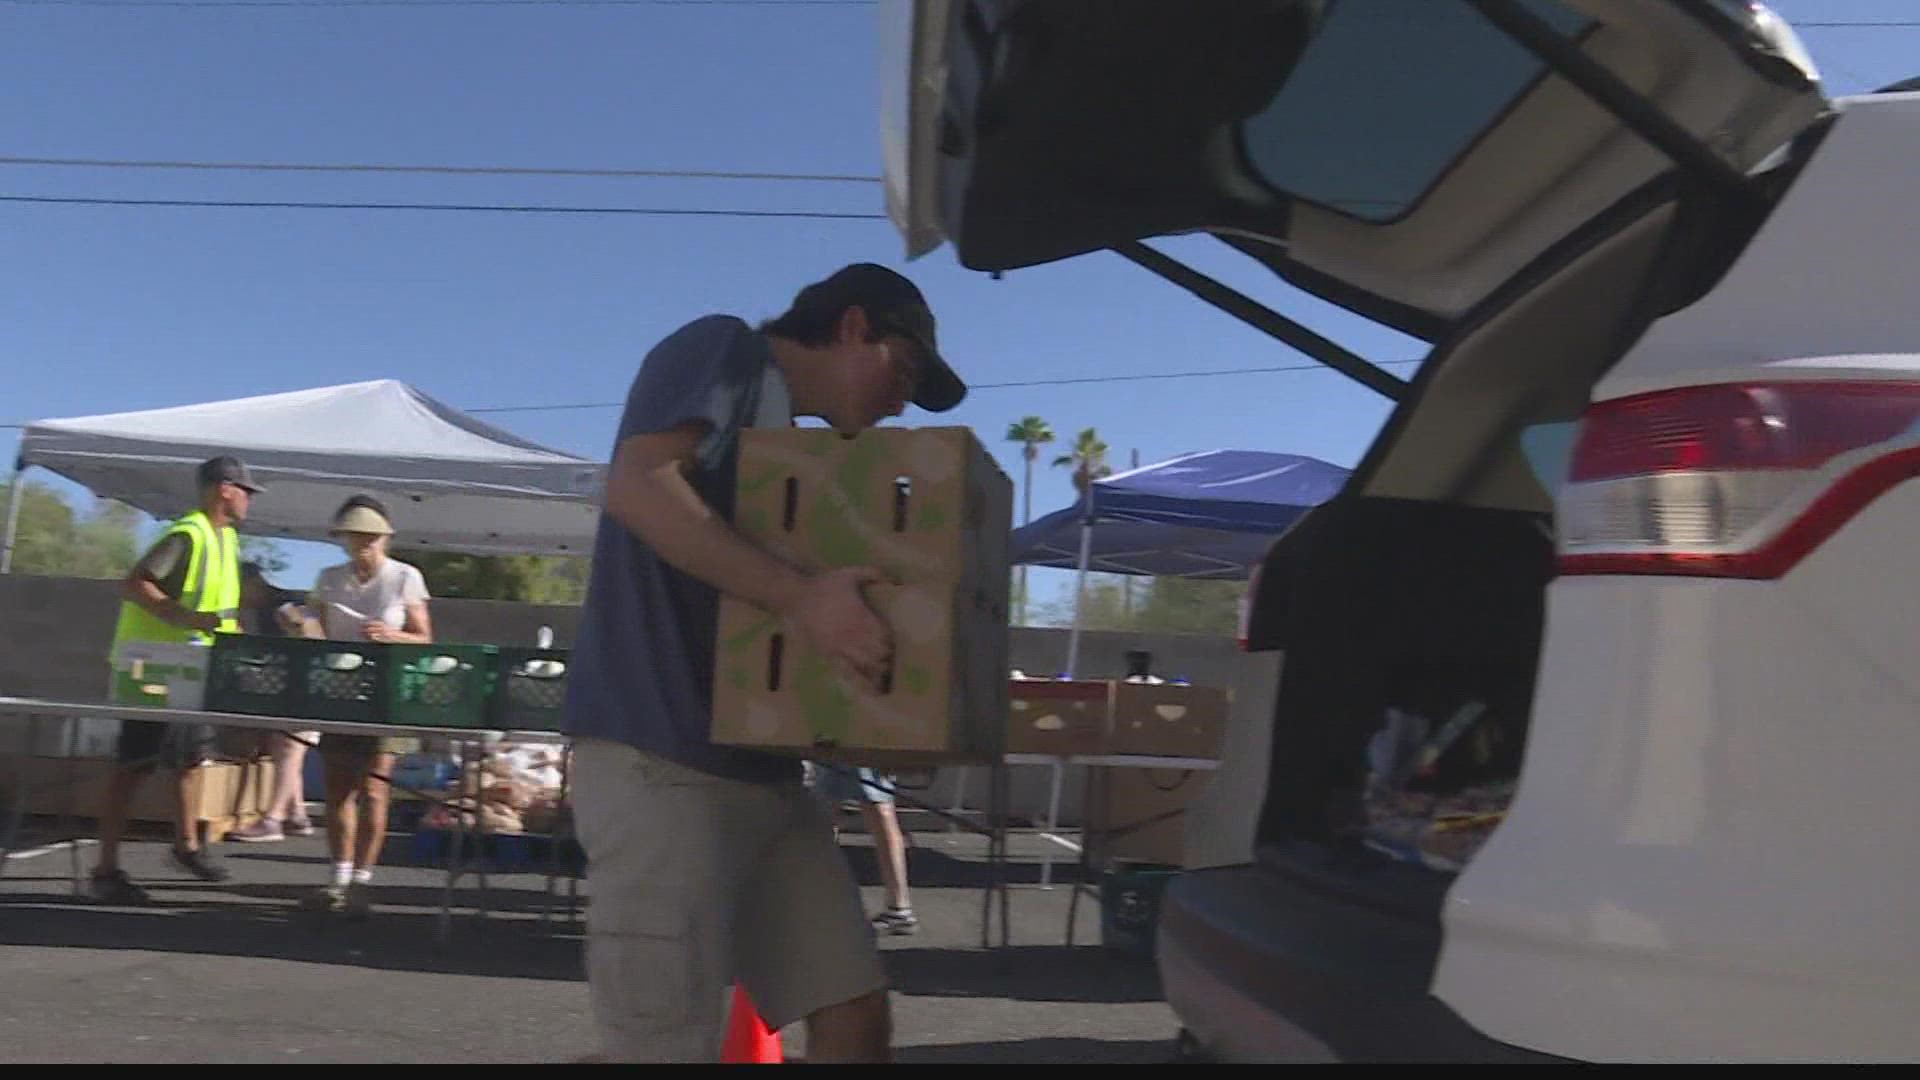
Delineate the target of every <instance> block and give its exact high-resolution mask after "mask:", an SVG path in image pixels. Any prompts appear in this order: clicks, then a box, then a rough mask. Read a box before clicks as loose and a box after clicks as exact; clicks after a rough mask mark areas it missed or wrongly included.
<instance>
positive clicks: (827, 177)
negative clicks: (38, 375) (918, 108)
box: [0, 0, 881, 184]
mask: <svg viewBox="0 0 1920 1080" xmlns="http://www.w3.org/2000/svg"><path fill="white" fill-rule="evenodd" d="M6 2H7V0H0V3H6ZM0 165H29V166H52V167H60V168H82V169H192V170H202V171H231V172H297V173H427V174H433V175H443V176H572V177H598V178H607V177H612V178H616V179H624V178H634V177H645V178H672V179H686V180H790V181H808V182H819V183H861V184H877V183H879V182H880V179H881V178H880V177H878V176H860V175H855V174H851V173H782V172H740V171H730V170H723V169H559V168H522V167H520V166H515V165H378V164H342V163H317V164H302V163H298V162H272V161H165V160H127V159H121V158H52V157H0Z"/></svg>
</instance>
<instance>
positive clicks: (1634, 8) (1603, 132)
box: [882, 0, 1825, 340]
mask: <svg viewBox="0 0 1920 1080" xmlns="http://www.w3.org/2000/svg"><path fill="white" fill-rule="evenodd" d="M886 20H887V21H886V23H885V24H884V25H885V28H886V31H887V35H888V40H887V42H886V46H887V48H888V50H889V53H888V58H887V64H888V67H889V71H888V72H887V77H886V79H885V81H884V83H883V86H884V98H883V110H882V119H883V124H884V130H883V143H884V151H885V154H886V159H887V161H886V164H887V199H888V208H889V212H890V213H891V215H892V217H893V219H894V221H895V222H896V224H897V225H898V226H899V228H900V229H901V231H902V233H903V235H904V236H905V238H906V241H907V245H908V251H909V254H910V255H920V254H923V253H925V252H927V251H930V250H932V249H933V248H935V247H937V246H939V244H940V243H941V241H942V240H943V239H944V240H951V241H952V242H953V245H954V248H955V251H956V254H957V255H958V257H959V259H960V261H961V262H962V263H963V264H964V265H966V266H969V267H972V268H975V269H980V270H991V271H998V270H1010V269H1014V268H1017V267H1023V266H1030V265H1033V264H1036V263H1043V262H1048V261H1051V260H1055V259H1062V258H1066V257H1069V256H1072V255H1078V254H1082V253H1085V252H1090V251H1096V250H1099V249H1102V248H1114V247H1121V246H1124V245H1127V244H1129V243H1132V242H1135V241H1139V240H1142V239H1145V238H1148V237H1153V236H1161V235H1167V234H1173V233H1188V232H1202V231H1204V232H1210V233H1212V234H1214V235H1216V236H1218V237H1220V238H1221V239H1222V240H1223V241H1225V242H1228V243H1230V244H1232V245H1234V246H1235V247H1237V248H1240V249H1241V250H1243V251H1245V252H1247V253H1248V254H1250V255H1252V256H1253V257H1255V258H1257V259H1259V260H1260V261H1262V262H1264V263H1266V264H1267V265H1268V266H1270V267H1272V268H1273V269H1274V270H1275V271H1277V272H1278V273H1280V274H1281V275H1283V276H1284V277H1286V278H1287V279H1288V280H1289V281H1291V282H1292V283H1293V284H1295V285H1297V286H1299V287H1300V288H1303V289H1306V290H1308V291H1311V292H1314V293H1316V294H1318V295H1320V296H1322V297H1324V298H1326V299H1328V300H1330V301H1333V302H1335V303H1338V304H1341V305H1344V306H1346V307H1348V308H1350V309H1351V310H1354V311H1356V312H1358V313H1360V314H1363V315H1366V316H1368V317H1370V318H1373V319H1376V320H1378V321H1380V322H1383V323H1386V324H1389V325H1392V326H1395V327H1396V328H1399V329H1401V330H1403V331H1406V332H1408V333H1412V334H1415V335H1417V336H1422V337H1425V338H1428V339H1429V340H1433V339H1438V338H1439V337H1441V336H1443V335H1444V333H1445V331H1446V328H1447V327H1448V326H1450V325H1451V324H1453V323H1454V322H1456V321H1457V320H1459V319H1461V318H1462V317H1463V316H1465V315H1466V314H1467V313H1468V312H1470V311H1471V310H1473V309H1474V308H1475V307H1476V305H1478V304H1479V303H1480V302H1482V301H1483V300H1485V299H1486V298H1487V297H1488V296H1490V295H1491V294H1492V293H1493V292H1494V290H1496V289H1497V288H1499V286H1500V285H1501V284H1502V283H1503V282H1505V281H1506V280H1507V279H1508V278H1510V277H1512V276H1513V275H1514V274H1515V273H1516V272H1517V271H1518V270H1519V269H1520V268H1522V267H1524V266H1526V265H1528V264H1529V263H1531V262H1532V261H1533V260H1534V259H1536V258H1537V257H1539V256H1540V254H1541V253H1542V252H1544V251H1546V250H1547V249H1548V248H1549V247H1551V246H1552V245H1553V244H1554V243H1556V242H1557V241H1559V240H1561V239H1562V238H1563V237H1565V236H1567V235H1568V234H1569V233H1571V232H1572V231H1573V230H1574V229H1575V228H1577V227H1578V226H1579V225H1580V224H1581V223H1582V222H1585V221H1587V220H1589V219H1591V218H1593V217H1594V216H1595V215H1597V214H1599V213H1600V212H1601V211H1602V210H1604V209H1605V208H1606V207H1608V206H1610V205H1612V204H1613V203H1614V202H1615V201H1617V200H1618V199H1620V198H1621V197H1622V196H1624V195H1625V194H1627V193H1628V192H1630V191H1633V190H1634V189H1636V188H1638V187H1640V186H1641V185H1643V184H1645V183H1646V182H1647V181H1648V180H1649V179H1651V178H1653V177H1654V176H1656V175H1658V174H1660V173H1662V172H1665V171H1668V170H1670V169H1672V168H1673V162H1674V160H1675V159H1676V158H1678V159H1680V160H1682V161H1683V163H1684V164H1685V165H1686V166H1687V167H1688V168H1690V169H1694V170H1698V171H1701V172H1702V173H1705V174H1710V175H1712V176H1713V177H1714V179H1715V182H1717V183H1721V184H1724V185H1725V186H1727V187H1728V188H1729V191H1730V195H1729V197H1733V198H1737V197H1739V196H1738V195H1737V194H1732V193H1731V192H1733V191H1734V190H1736V189H1737V188H1738V187H1739V186H1740V184H1741V181H1742V180H1743V178H1744V177H1745V176H1746V174H1747V173H1748V172H1749V171H1750V170H1752V169H1753V167H1754V166H1755V165H1756V164H1758V163H1759V162H1761V161H1762V160H1763V159H1764V158H1765V157H1766V156H1767V155H1768V154H1769V153H1770V152H1772V151H1773V150H1775V149H1776V148H1778V147H1780V146H1781V145H1782V144H1783V143H1784V142H1786V141H1787V140H1788V139H1789V138H1791V137H1792V136H1793V135H1794V134H1795V133H1796V132H1798V131H1800V130H1801V129H1802V128H1804V127H1805V126H1806V125H1807V124H1808V123H1810V122H1811V121H1812V120H1813V119H1814V118H1815V117H1816V116H1818V115H1819V114H1820V113H1821V112H1822V110H1823V109H1824V108H1825V99H1824V98H1823V97H1822V95H1821V94H1820V92H1819V89H1818V85H1817V82H1816V80H1815V77H1814V74H1813V70H1812V66H1811V63H1810V61H1808V60H1807V58H1806V56H1805V54H1804V52H1803V51H1802V50H1800V48H1799V47H1798V44H1797V42H1796V41H1795V39H1794V38H1793V37H1792V35H1791V33H1790V32H1785V31H1784V30H1783V29H1782V27H1781V24H1779V23H1778V22H1777V20H1775V19H1774V18H1773V16H1771V15H1770V14H1768V13H1767V12H1766V11H1765V9H1764V8H1760V7H1758V6H1756V5H1751V4H1748V3H1744V2H1738V0H1234V2H1230V3H1228V2H1196V3H1179V4H1173V3H1166V2H1164V0H965V2H956V0H921V2H920V3H917V4H913V3H906V2H905V0H897V2H894V3H893V6H892V7H891V8H890V9H889V10H888V11H887V13H886ZM1523 42H1524V43H1523ZM1548 57H1553V58H1554V65H1553V66H1550V64H1549V60H1548ZM1596 97H1601V98H1603V99H1605V100H1606V102H1607V103H1606V104H1602V103H1600V101H1597V100H1596ZM1656 143H1657V144H1658V145H1656Z"/></svg>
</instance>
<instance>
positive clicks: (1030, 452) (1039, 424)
mask: <svg viewBox="0 0 1920 1080" xmlns="http://www.w3.org/2000/svg"><path fill="white" fill-rule="evenodd" d="M1007 441H1008V442H1017V443H1019V444H1020V457H1021V459H1022V460H1023V461H1025V462H1026V465H1027V481H1026V488H1025V489H1024V490H1025V495H1024V499H1025V504H1024V505H1023V506H1022V507H1021V510H1020V524H1022V525H1025V524H1027V523H1028V522H1030V521H1032V520H1033V463H1034V461H1035V460H1036V459H1037V458H1039V456H1040V447H1041V445H1042V444H1044V443H1050V442H1052V441H1053V428H1052V427H1051V426H1050V425H1048V423H1047V422H1046V421H1045V420H1042V419H1040V418H1039V417H1037V416H1025V417H1021V418H1020V419H1019V420H1018V421H1017V422H1015V423H1013V424H1010V425H1008V427H1007ZM1026 622H1027V568H1026V567H1024V566H1022V567H1021V568H1020V624H1021V625H1022V626H1024V625H1026Z"/></svg>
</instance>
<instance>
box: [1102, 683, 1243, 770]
mask: <svg viewBox="0 0 1920 1080" xmlns="http://www.w3.org/2000/svg"><path fill="white" fill-rule="evenodd" d="M1228 704H1229V696H1228V694H1227V692H1226V691H1225V690H1219V689H1214V688H1212V687H1206V686H1176V685H1174V684H1172V683H1159V684H1151V683H1129V682H1122V683H1116V684H1115V685H1114V693H1113V735H1112V738H1111V739H1110V740H1109V743H1108V746H1109V749H1108V751H1107V752H1108V753H1113V754H1149V755H1152V756H1154V757H1185V758H1205V759H1207V760H1216V759H1218V758H1219V756H1220V744H1221V741H1222V740H1223V739H1225V737H1226V731H1227V707H1228Z"/></svg>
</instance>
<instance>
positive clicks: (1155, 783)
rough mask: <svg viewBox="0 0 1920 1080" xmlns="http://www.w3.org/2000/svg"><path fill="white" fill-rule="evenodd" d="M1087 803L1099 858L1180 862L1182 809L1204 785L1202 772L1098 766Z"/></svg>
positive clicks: (1183, 861) (1183, 845)
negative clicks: (1091, 807) (1092, 793)
mask: <svg viewBox="0 0 1920 1080" xmlns="http://www.w3.org/2000/svg"><path fill="white" fill-rule="evenodd" d="M1094 772H1095V774H1096V775H1095V778H1094V786H1095V788H1096V789H1097V792H1098V796H1097V798H1096V799H1095V800H1094V801H1093V805H1094V806H1095V807H1096V809H1097V812H1098V816H1097V817H1096V818H1095V826H1094V827H1095V831H1096V832H1097V833H1099V834H1100V835H1099V839H1098V841H1097V847H1096V848H1095V853H1096V856H1097V857H1098V858H1100V859H1101V860H1102V861H1119V862H1143V863H1156V864H1159V865H1161V866H1185V865H1186V828H1187V814H1186V811H1187V807H1188V806H1190V805H1192V803H1193V800H1194V799H1195V798H1196V797H1197V796H1198V795H1199V794H1200V792H1201V791H1202V790H1204V789H1205V787H1206V786H1207V784H1208V782H1209V781H1210V780H1211V779H1212V777H1213V773H1212V772H1211V771H1206V770H1181V769H1141V768H1131V767H1129V768H1099V769H1095V770H1094Z"/></svg>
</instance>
